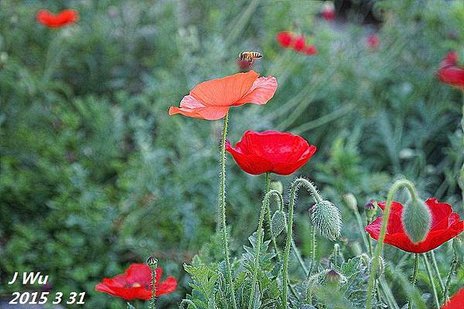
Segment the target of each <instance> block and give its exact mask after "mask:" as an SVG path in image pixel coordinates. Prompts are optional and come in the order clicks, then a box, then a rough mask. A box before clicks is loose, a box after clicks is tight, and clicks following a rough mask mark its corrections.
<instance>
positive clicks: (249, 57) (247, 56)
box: [238, 51, 263, 64]
mask: <svg viewBox="0 0 464 309" xmlns="http://www.w3.org/2000/svg"><path fill="white" fill-rule="evenodd" d="M260 58H263V55H262V54H261V53H258V52H252V51H245V52H241V53H240V54H239V55H238V60H240V61H248V62H249V63H250V64H251V63H253V61H254V60H255V59H260Z"/></svg>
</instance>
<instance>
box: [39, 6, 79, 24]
mask: <svg viewBox="0 0 464 309" xmlns="http://www.w3.org/2000/svg"><path fill="white" fill-rule="evenodd" d="M36 19H37V21H38V22H39V23H41V24H42V25H44V26H47V27H49V28H60V27H64V26H67V25H70V24H73V23H75V22H77V21H78V20H79V13H78V12H77V11H76V10H63V11H61V12H59V13H58V14H56V15H55V14H53V13H51V12H50V11H48V10H39V11H38V12H37V15H36Z"/></svg>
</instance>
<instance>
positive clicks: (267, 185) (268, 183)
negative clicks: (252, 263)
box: [264, 172, 283, 261]
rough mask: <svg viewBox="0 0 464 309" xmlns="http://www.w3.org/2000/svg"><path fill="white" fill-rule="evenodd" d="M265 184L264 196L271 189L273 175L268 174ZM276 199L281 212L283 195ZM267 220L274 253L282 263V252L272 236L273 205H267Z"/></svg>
mask: <svg viewBox="0 0 464 309" xmlns="http://www.w3.org/2000/svg"><path fill="white" fill-rule="evenodd" d="M264 182H265V189H264V195H266V194H267V193H268V192H269V190H270V188H271V175H270V173H269V172H267V173H266V174H265V178H264ZM276 199H277V201H278V203H279V205H278V207H279V210H281V208H282V204H283V198H282V195H280V194H279V196H276ZM266 220H267V223H268V233H269V235H270V236H271V241H272V246H273V247H274V251H275V253H276V256H277V260H278V261H280V252H279V248H277V242H276V239H275V237H274V235H273V234H272V227H271V223H272V219H271V203H268V204H267V209H266Z"/></svg>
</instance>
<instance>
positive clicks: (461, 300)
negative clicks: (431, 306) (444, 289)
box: [441, 288, 464, 309]
mask: <svg viewBox="0 0 464 309" xmlns="http://www.w3.org/2000/svg"><path fill="white" fill-rule="evenodd" d="M462 308H464V288H461V289H460V290H459V291H457V292H456V294H454V295H453V296H452V297H451V299H450V300H449V301H448V302H447V303H446V304H444V305H443V307H441V309H462Z"/></svg>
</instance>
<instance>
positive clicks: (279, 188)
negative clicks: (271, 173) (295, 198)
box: [270, 181, 284, 194]
mask: <svg viewBox="0 0 464 309" xmlns="http://www.w3.org/2000/svg"><path fill="white" fill-rule="evenodd" d="M270 188H271V190H276V191H277V192H279V193H280V194H283V193H284V186H283V185H282V183H281V182H280V181H271V186H270Z"/></svg>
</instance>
